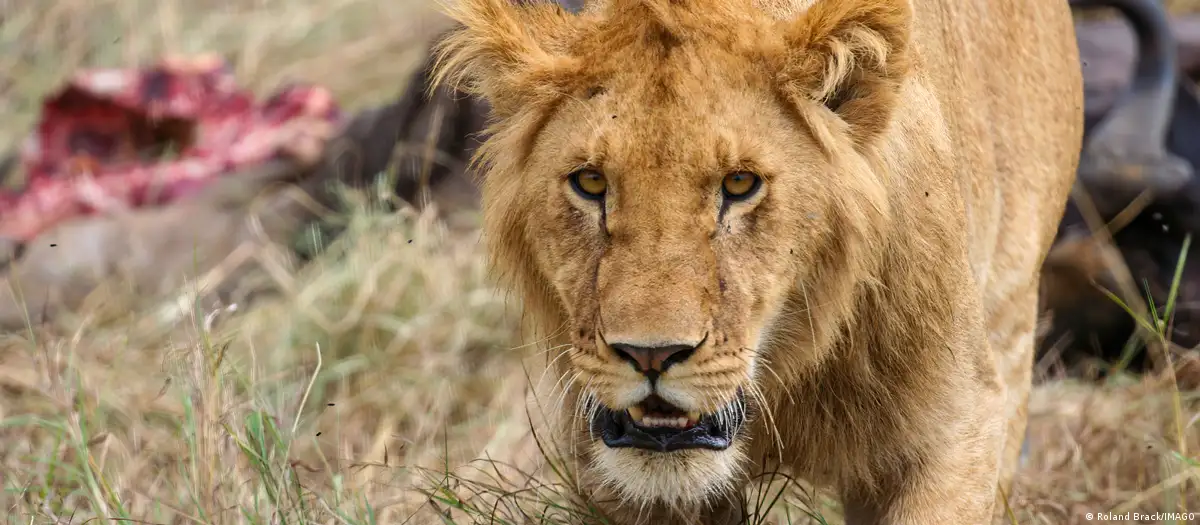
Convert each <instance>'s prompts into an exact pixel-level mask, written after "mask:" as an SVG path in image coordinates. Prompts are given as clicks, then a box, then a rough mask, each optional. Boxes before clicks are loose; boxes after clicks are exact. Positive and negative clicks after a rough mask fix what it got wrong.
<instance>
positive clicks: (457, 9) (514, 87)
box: [431, 0, 577, 118]
mask: <svg viewBox="0 0 1200 525" xmlns="http://www.w3.org/2000/svg"><path fill="white" fill-rule="evenodd" d="M445 10H446V14H447V15H449V16H450V17H451V18H452V19H454V20H456V21H457V22H458V23H459V24H460V25H459V27H458V28H457V29H455V30H453V31H451V32H450V33H448V34H447V35H445V36H444V37H443V38H442V39H441V40H440V41H439V42H438V44H437V45H436V48H435V52H436V53H437V63H436V64H435V65H434V74H433V82H431V89H435V88H436V87H437V86H439V85H441V84H442V83H443V82H450V83H451V84H453V87H456V88H458V89H461V90H463V91H466V92H467V93H470V94H473V95H476V96H479V97H481V98H483V99H485V100H487V101H488V102H489V103H490V105H491V107H492V113H493V116H496V117H499V118H505V117H507V116H510V115H512V114H513V113H514V112H515V111H517V110H519V109H521V108H523V107H529V106H531V105H536V104H538V103H539V102H541V101H543V100H545V99H547V98H549V97H555V96H558V95H560V94H561V93H562V88H563V87H564V86H563V85H562V84H563V82H564V81H565V80H566V79H567V78H569V75H568V73H569V72H570V71H571V70H573V69H574V68H575V65H576V64H577V60H575V59H574V58H573V57H572V56H571V55H570V54H569V53H568V52H567V47H568V45H569V42H570V37H571V36H572V33H573V31H575V27H576V25H575V23H574V22H575V20H574V18H575V17H574V15H571V14H569V13H567V12H565V11H564V10H563V9H562V7H560V6H559V5H558V4H556V3H554V2H553V1H552V0H540V1H532V2H531V1H514V0H455V1H454V2H453V3H451V4H450V5H447V6H446V8H445Z"/></svg>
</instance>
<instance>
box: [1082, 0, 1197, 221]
mask: <svg viewBox="0 0 1200 525" xmlns="http://www.w3.org/2000/svg"><path fill="white" fill-rule="evenodd" d="M1069 3H1070V5H1071V7H1072V8H1099V7H1111V8H1115V9H1117V10H1118V11H1120V12H1121V14H1122V15H1124V16H1125V18H1127V19H1128V20H1129V22H1130V24H1131V25H1132V26H1133V30H1134V33H1135V34H1136V36H1137V46H1138V59H1137V66H1136V67H1135V70H1134V78H1133V83H1132V85H1131V86H1130V92H1129V93H1128V94H1127V95H1126V96H1124V97H1122V100H1120V101H1119V102H1118V103H1117V105H1115V106H1114V107H1113V109H1112V110H1111V111H1110V112H1109V114H1108V115H1106V116H1105V117H1104V118H1103V119H1102V120H1101V121H1100V123H1099V124H1097V125H1096V127H1095V129H1094V130H1093V131H1092V133H1091V134H1090V135H1091V136H1090V137H1088V139H1087V141H1086V143H1085V144H1084V147H1083V152H1082V156H1081V157H1080V162H1079V178H1080V181H1081V182H1083V183H1084V185H1085V186H1090V187H1092V188H1095V189H1098V190H1100V192H1099V193H1101V195H1103V197H1104V198H1096V199H1095V200H1096V204H1097V207H1098V208H1099V209H1100V211H1101V213H1102V214H1105V215H1109V214H1111V213H1117V212H1119V211H1120V210H1121V209H1123V208H1124V207H1125V206H1126V205H1127V204H1128V203H1129V202H1130V201H1131V200H1132V199H1133V198H1134V197H1135V196H1136V195H1137V194H1138V193H1140V192H1142V191H1143V190H1147V189H1149V190H1152V191H1154V192H1155V193H1160V194H1161V193H1167V192H1171V191H1175V190H1178V189H1179V188H1180V187H1182V186H1183V185H1184V184H1186V183H1187V182H1188V181H1189V180H1190V179H1191V177H1192V166H1191V164H1190V163H1188V162H1187V161H1185V160H1183V159H1181V158H1179V157H1177V156H1175V155H1172V154H1171V153H1169V152H1168V151H1167V150H1166V147H1165V144H1166V138H1167V130H1168V128H1169V125H1170V122H1171V114H1172V111H1173V110H1174V104H1175V82H1176V79H1177V72H1176V70H1177V64H1176V61H1177V56H1178V50H1177V49H1176V45H1175V39H1174V36H1173V35H1172V33H1171V27H1170V23H1169V21H1168V19H1167V13H1166V11H1165V10H1164V9H1163V7H1162V6H1161V5H1160V4H1159V3H1158V2H1157V1H1156V0H1070V1H1069Z"/></svg>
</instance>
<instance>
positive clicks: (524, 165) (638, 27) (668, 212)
mask: <svg viewBox="0 0 1200 525" xmlns="http://www.w3.org/2000/svg"><path fill="white" fill-rule="evenodd" d="M766 4H771V2H766V1H759V2H756V1H754V0H691V1H680V0H640V1H639V0H612V1H610V2H606V3H605V2H601V3H599V4H596V5H592V6H591V7H590V8H588V9H587V10H586V11H584V12H583V13H581V14H570V13H567V12H565V11H563V10H562V9H561V8H559V7H558V6H556V5H554V4H547V3H533V4H528V3H525V4H522V3H520V2H513V1H512V0H461V2H460V3H458V4H457V5H454V6H453V7H451V8H450V9H449V12H450V14H451V16H453V17H454V18H456V19H457V20H459V21H460V22H461V23H462V24H463V27H462V29H461V30H459V31H458V32H457V33H455V34H453V35H451V36H450V37H449V38H447V39H446V40H445V41H443V43H442V46H441V61H440V64H439V69H438V74H439V78H448V79H449V80H450V81H452V82H460V85H461V86H462V87H464V88H465V89H466V90H468V91H470V92H473V93H475V94H477V95H479V96H482V97H484V98H486V99H487V100H488V101H489V102H490V103H491V105H492V108H493V113H492V117H493V122H494V125H493V127H492V128H491V130H490V133H489V135H490V136H489V138H488V140H487V142H486V144H485V145H484V146H483V148H482V149H481V151H480V154H479V155H480V156H479V160H481V161H482V166H483V200H484V212H485V218H484V220H485V237H486V238H487V241H488V244H489V247H490V252H491V255H492V259H493V261H492V262H493V265H494V267H495V268H496V269H497V270H498V271H499V272H500V273H501V274H502V275H503V276H504V277H507V278H508V279H509V281H510V282H511V283H512V285H513V286H514V288H515V289H516V290H517V291H518V292H520V293H521V295H522V296H523V298H524V301H525V307H526V308H527V309H528V311H529V315H530V316H531V317H532V318H533V320H534V321H536V324H537V326H539V327H540V329H541V330H542V334H543V335H545V336H550V337H557V342H560V343H563V345H562V348H563V350H561V352H564V353H565V355H561V356H558V355H557V354H556V356H557V357H558V359H556V361H555V363H556V366H557V367H558V368H557V369H556V371H557V372H558V373H560V374H561V375H562V377H563V378H564V380H565V381H566V382H567V383H569V384H570V385H571V386H572V392H573V393H574V395H573V396H572V397H571V399H575V400H576V401H575V404H576V406H574V407H567V410H568V411H571V410H574V412H573V413H575V414H578V415H579V416H580V417H578V418H576V420H578V423H579V424H578V427H579V428H578V431H579V434H580V436H581V437H580V439H583V440H586V441H585V443H587V446H586V447H582V448H581V449H580V450H581V451H582V450H589V451H590V452H589V454H590V458H591V461H592V464H593V466H594V467H595V468H596V472H598V474H599V475H600V476H601V477H602V478H604V479H605V480H606V481H607V482H608V483H609V485H610V486H612V487H613V488H615V489H616V490H617V491H618V492H619V493H620V494H621V495H623V496H625V497H626V498H632V499H637V500H641V501H651V500H656V501H665V502H669V503H670V502H674V503H676V504H687V503H694V502H698V501H701V500H704V499H705V498H706V497H707V496H710V495H712V494H713V493H715V492H719V491H721V490H723V489H725V488H727V487H728V486H729V485H730V484H731V483H733V482H734V481H735V480H736V479H737V474H738V472H737V471H738V469H739V468H740V467H741V465H740V464H739V458H740V457H741V456H742V454H741V452H740V451H743V450H744V448H745V443H744V442H745V441H746V438H747V435H746V432H744V431H743V429H744V428H747V425H746V421H747V418H746V414H747V407H748V406H749V407H754V406H756V403H755V401H756V400H762V399H764V398H765V397H769V396H771V395H779V394H778V391H779V387H780V385H781V384H782V383H786V382H789V381H795V380H797V379H798V378H800V377H802V376H803V375H804V374H806V373H808V372H810V371H812V370H813V369H814V368H815V367H817V366H819V364H820V363H821V362H822V360H823V359H825V358H827V356H826V353H827V348H826V345H824V344H823V343H824V342H825V341H828V340H829V339H830V337H831V336H833V335H834V333H835V332H837V331H838V330H841V329H842V325H841V324H840V323H839V322H838V320H839V319H842V318H844V316H845V315H847V313H848V312H849V311H850V310H851V308H852V306H853V302H854V294H853V291H852V290H853V288H854V287H855V284H857V283H860V282H861V281H862V280H863V279H868V277H867V276H869V275H870V274H871V273H872V271H873V270H872V265H874V264H877V262H878V259H879V257H880V256H879V252H880V251H881V249H880V246H882V245H883V242H882V239H883V237H884V236H885V235H886V230H887V228H888V216H889V213H888V209H887V208H888V206H889V204H888V202H887V193H886V192H885V189H884V188H885V185H886V184H892V183H893V182H891V181H888V180H887V179H888V178H889V176H890V174H889V171H888V170H887V169H886V165H887V163H888V162H889V160H888V155H887V154H886V153H884V152H883V151H885V148H880V147H878V146H879V144H881V143H883V142H884V141H885V137H887V136H888V135H889V127H890V126H891V122H892V120H893V119H892V118H891V117H892V113H893V112H894V109H893V108H894V106H895V102H896V100H897V92H898V90H899V88H900V86H901V84H902V81H903V79H904V76H905V74H906V73H907V71H908V59H907V54H908V46H907V41H908V34H909V17H910V11H909V6H908V3H907V0H852V1H839V2H832V1H829V2H817V3H815V4H814V5H812V6H811V7H806V6H803V5H801V6H784V5H783V4H784V3H783V2H774V3H773V4H772V5H766ZM780 338H787V339H788V340H789V342H795V341H804V342H805V344H804V345H801V347H802V348H806V349H808V350H806V351H803V352H797V351H795V350H793V349H789V351H788V352H787V353H782V352H772V350H771V348H772V344H771V342H772V340H777V339H780ZM789 348H794V345H789ZM768 369H769V370H768ZM772 392H774V394H772ZM752 412H753V411H752ZM767 439H769V438H767Z"/></svg>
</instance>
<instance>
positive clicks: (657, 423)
mask: <svg viewBox="0 0 1200 525" xmlns="http://www.w3.org/2000/svg"><path fill="white" fill-rule="evenodd" d="M641 425H642V426H644V427H653V428H687V426H688V420H687V418H686V417H644V418H642V422H641Z"/></svg>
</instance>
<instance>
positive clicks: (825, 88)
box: [780, 0, 912, 147]
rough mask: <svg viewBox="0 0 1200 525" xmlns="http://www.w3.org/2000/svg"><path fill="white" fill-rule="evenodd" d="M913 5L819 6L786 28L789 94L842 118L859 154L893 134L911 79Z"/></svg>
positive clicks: (830, 1) (846, 0)
mask: <svg viewBox="0 0 1200 525" xmlns="http://www.w3.org/2000/svg"><path fill="white" fill-rule="evenodd" d="M910 1H911V0H816V1H815V2H813V3H812V4H811V6H810V7H808V8H807V9H805V10H804V11H803V12H802V13H800V14H798V15H796V16H795V17H793V18H792V19H791V20H789V21H787V22H785V24H786V30H785V36H784V38H785V42H786V44H787V51H786V60H785V63H784V65H783V66H782V67H781V68H780V70H781V72H782V74H781V77H782V78H781V80H782V82H783V86H784V89H785V91H786V92H788V94H789V95H790V96H792V97H794V98H804V99H809V100H814V101H817V102H819V103H821V104H824V105H825V106H826V107H828V108H829V109H830V110H832V111H833V112H835V113H837V115H838V116H839V117H841V118H842V120H844V121H845V122H846V123H847V124H848V125H849V128H850V129H849V132H850V135H851V136H852V137H853V139H854V141H855V143H856V144H857V145H858V146H859V147H862V146H865V145H866V144H869V143H870V142H871V141H872V140H874V139H875V138H876V137H878V136H879V135H880V134H881V133H882V132H883V131H884V129H886V128H887V126H888V123H889V121H890V120H891V116H892V110H893V108H894V107H895V104H896V99H897V96H898V91H899V86H900V83H901V82H902V81H903V80H904V77H905V75H907V73H908V69H909V56H908V52H909V50H908V41H909V36H910V23H911V19H912V7H911V6H910V5H909V2H910Z"/></svg>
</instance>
